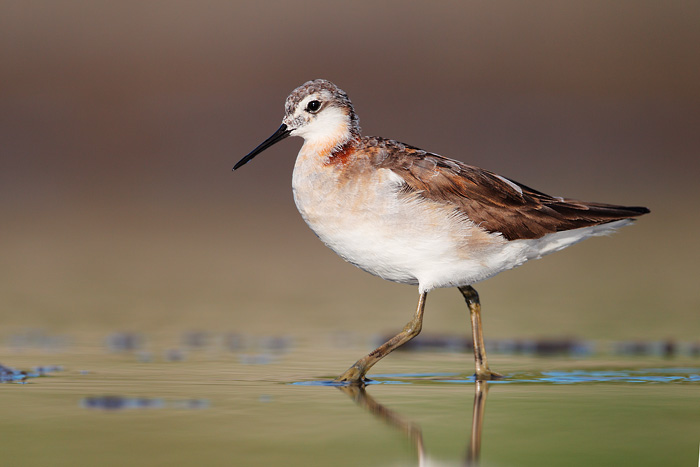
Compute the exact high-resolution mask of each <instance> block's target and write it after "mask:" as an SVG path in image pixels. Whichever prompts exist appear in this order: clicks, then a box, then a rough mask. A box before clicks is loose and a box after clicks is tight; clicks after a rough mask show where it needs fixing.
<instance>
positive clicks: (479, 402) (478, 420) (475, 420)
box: [466, 380, 489, 466]
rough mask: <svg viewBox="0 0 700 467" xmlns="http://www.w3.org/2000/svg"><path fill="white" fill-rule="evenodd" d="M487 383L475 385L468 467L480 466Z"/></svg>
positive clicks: (480, 382)
mask: <svg viewBox="0 0 700 467" xmlns="http://www.w3.org/2000/svg"><path fill="white" fill-rule="evenodd" d="M488 384H489V383H487V382H486V381H480V380H476V382H475V383H474V409H473V411H472V434H471V438H470V439H469V449H467V462H466V465H469V466H477V465H479V456H480V455H481V428H482V427H483V425H484V412H485V410H486V393H487V392H488V390H489V387H488Z"/></svg>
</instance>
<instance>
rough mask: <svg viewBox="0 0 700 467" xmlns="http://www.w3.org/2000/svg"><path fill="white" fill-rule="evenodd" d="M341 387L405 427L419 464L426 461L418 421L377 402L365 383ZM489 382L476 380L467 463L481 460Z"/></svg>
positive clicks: (364, 405)
mask: <svg viewBox="0 0 700 467" xmlns="http://www.w3.org/2000/svg"><path fill="white" fill-rule="evenodd" d="M338 389H340V390H341V391H343V392H344V393H345V394H347V395H348V396H350V398H351V399H352V400H353V401H355V403H356V404H357V405H359V406H360V407H362V408H364V409H366V410H367V411H369V412H370V413H371V414H372V415H374V416H376V417H377V418H379V419H381V420H383V421H384V422H385V423H387V424H389V425H390V426H392V427H394V428H397V429H399V430H400V431H402V432H403V433H404V434H405V435H406V437H408V438H409V439H410V440H411V442H412V443H413V446H415V448H416V454H417V456H418V465H419V466H423V465H425V464H426V459H427V458H426V455H425V446H424V444H423V432H422V431H421V428H420V426H419V425H418V424H417V423H414V422H412V421H410V420H407V419H405V418H404V417H402V416H401V415H399V414H398V413H397V412H395V411H393V410H391V409H388V408H387V407H385V406H384V405H382V404H380V403H379V402H377V401H376V400H375V399H374V398H373V397H372V396H370V395H369V394H368V393H367V391H365V387H364V385H360V386H338ZM487 391H488V383H487V382H486V381H476V383H475V386H474V409H473V412H472V430H471V438H470V440H469V446H468V448H467V458H466V465H468V466H472V467H473V466H477V465H478V464H479V454H480V451H481V429H482V426H483V423H484V409H485V407H486V393H487Z"/></svg>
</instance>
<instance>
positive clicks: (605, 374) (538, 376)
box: [291, 368, 700, 386]
mask: <svg viewBox="0 0 700 467" xmlns="http://www.w3.org/2000/svg"><path fill="white" fill-rule="evenodd" d="M372 378H373V379H372V380H370V381H367V384H368V385H369V384H471V383H474V382H475V381H476V378H475V377H474V376H473V375H472V376H464V375H462V374H459V373H393V374H379V375H372ZM489 382H490V383H493V384H530V383H537V384H579V383H626V384H630V383H693V382H700V368H645V369H636V370H569V371H543V372H541V373H511V374H507V375H505V378H503V379H499V380H494V381H489ZM291 384H293V385H298V386H343V385H345V384H344V383H338V382H335V381H333V380H315V381H298V382H294V383H291Z"/></svg>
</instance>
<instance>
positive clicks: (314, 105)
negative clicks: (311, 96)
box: [306, 101, 321, 113]
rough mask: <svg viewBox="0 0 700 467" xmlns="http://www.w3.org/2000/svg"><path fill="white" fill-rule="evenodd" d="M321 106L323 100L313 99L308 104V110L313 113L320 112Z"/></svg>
mask: <svg viewBox="0 0 700 467" xmlns="http://www.w3.org/2000/svg"><path fill="white" fill-rule="evenodd" d="M320 108H321V102H319V101H311V102H309V103H308V104H306V111H307V112H311V113H316V112H318V109H320Z"/></svg>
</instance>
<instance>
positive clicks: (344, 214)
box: [292, 154, 527, 291]
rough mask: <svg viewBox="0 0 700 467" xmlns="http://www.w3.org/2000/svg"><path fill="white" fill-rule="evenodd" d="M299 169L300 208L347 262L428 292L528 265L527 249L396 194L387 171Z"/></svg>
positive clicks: (301, 165)
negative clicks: (348, 175) (346, 171)
mask: <svg viewBox="0 0 700 467" xmlns="http://www.w3.org/2000/svg"><path fill="white" fill-rule="evenodd" d="M308 162H309V161H308V159H306V158H304V157H303V155H302V154H300V156H299V158H298V159H297V164H296V166H295V169H294V176H293V183H292V186H293V189H294V200H295V202H296V205H297V208H298V209H299V212H300V213H301V215H302V217H303V218H304V220H305V221H306V223H307V224H308V225H309V227H311V229H312V230H313V231H314V232H315V233H316V235H317V236H318V237H319V238H320V239H321V240H322V241H323V242H324V243H325V244H326V245H327V246H328V247H329V248H331V249H332V250H333V251H335V252H336V253H337V254H338V255H340V256H341V257H342V258H343V259H345V260H346V261H348V262H350V263H352V264H354V265H355V266H357V267H359V268H361V269H363V270H365V271H367V272H369V273H371V274H374V275H376V276H379V277H382V278H384V279H387V280H391V281H395V282H400V283H405V284H414V285H419V286H420V289H421V290H422V291H425V290H430V289H433V288H437V287H453V286H459V285H466V284H472V283H475V282H478V281H480V280H483V279H486V278H487V277H491V276H493V275H495V274H497V273H498V272H500V271H503V270H505V269H510V268H512V267H514V266H517V265H519V264H522V263H523V262H524V261H526V260H527V257H526V256H525V255H524V250H525V248H524V246H522V245H521V246H516V245H513V246H511V245H509V243H510V244H512V243H513V242H507V241H506V240H505V239H503V237H502V236H500V235H497V234H489V233H486V232H484V231H483V230H482V229H479V228H477V227H476V226H475V225H474V224H473V223H472V222H471V221H469V220H468V219H467V218H466V217H465V216H464V215H460V214H457V213H455V212H454V211H453V210H451V209H450V208H449V207H447V206H445V205H441V204H438V203H435V202H432V201H427V200H424V199H422V198H419V197H417V196H414V197H409V196H406V195H400V194H398V193H397V187H398V185H399V184H400V183H401V179H400V177H398V176H397V175H395V174H394V173H392V172H391V171H390V170H387V169H379V170H371V171H364V172H361V173H360V172H353V176H352V177H347V176H345V175H344V174H343V173H342V172H341V171H338V170H337V169H336V168H334V167H326V166H321V165H318V164H310V163H308Z"/></svg>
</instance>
